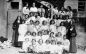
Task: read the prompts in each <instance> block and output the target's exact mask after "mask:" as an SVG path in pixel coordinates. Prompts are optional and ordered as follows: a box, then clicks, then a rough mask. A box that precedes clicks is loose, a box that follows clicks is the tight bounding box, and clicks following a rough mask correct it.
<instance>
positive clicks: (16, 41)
mask: <svg viewBox="0 0 86 54" xmlns="http://www.w3.org/2000/svg"><path fill="white" fill-rule="evenodd" d="M18 36H19V33H18V30H14V32H13V42H14V43H13V45H14V46H15V47H18Z"/></svg>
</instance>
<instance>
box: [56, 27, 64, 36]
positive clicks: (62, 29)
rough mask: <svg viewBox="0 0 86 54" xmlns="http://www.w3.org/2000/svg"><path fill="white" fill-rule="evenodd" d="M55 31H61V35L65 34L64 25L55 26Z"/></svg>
mask: <svg viewBox="0 0 86 54" xmlns="http://www.w3.org/2000/svg"><path fill="white" fill-rule="evenodd" d="M57 31H58V32H61V33H62V36H64V35H66V27H64V26H59V27H58V28H57Z"/></svg>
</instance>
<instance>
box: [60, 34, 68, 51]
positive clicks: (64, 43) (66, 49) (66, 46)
mask: <svg viewBox="0 0 86 54" xmlns="http://www.w3.org/2000/svg"><path fill="white" fill-rule="evenodd" d="M62 43H63V49H64V51H66V52H69V48H70V41H69V40H68V39H66V35H64V36H63V41H62Z"/></svg>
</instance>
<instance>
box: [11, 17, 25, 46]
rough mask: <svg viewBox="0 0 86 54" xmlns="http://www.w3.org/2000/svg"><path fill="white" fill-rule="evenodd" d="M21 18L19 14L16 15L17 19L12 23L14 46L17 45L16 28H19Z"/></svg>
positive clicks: (17, 34)
mask: <svg viewBox="0 0 86 54" xmlns="http://www.w3.org/2000/svg"><path fill="white" fill-rule="evenodd" d="M22 22H23V20H22V18H21V16H18V17H17V19H16V20H15V21H14V23H13V38H12V39H13V45H14V46H15V47H18V36H19V33H18V28H19V25H20V24H22Z"/></svg>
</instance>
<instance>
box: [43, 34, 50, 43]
mask: <svg viewBox="0 0 86 54" xmlns="http://www.w3.org/2000/svg"><path fill="white" fill-rule="evenodd" d="M48 38H49V35H43V36H42V39H43V43H45V41H46V40H48Z"/></svg>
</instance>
